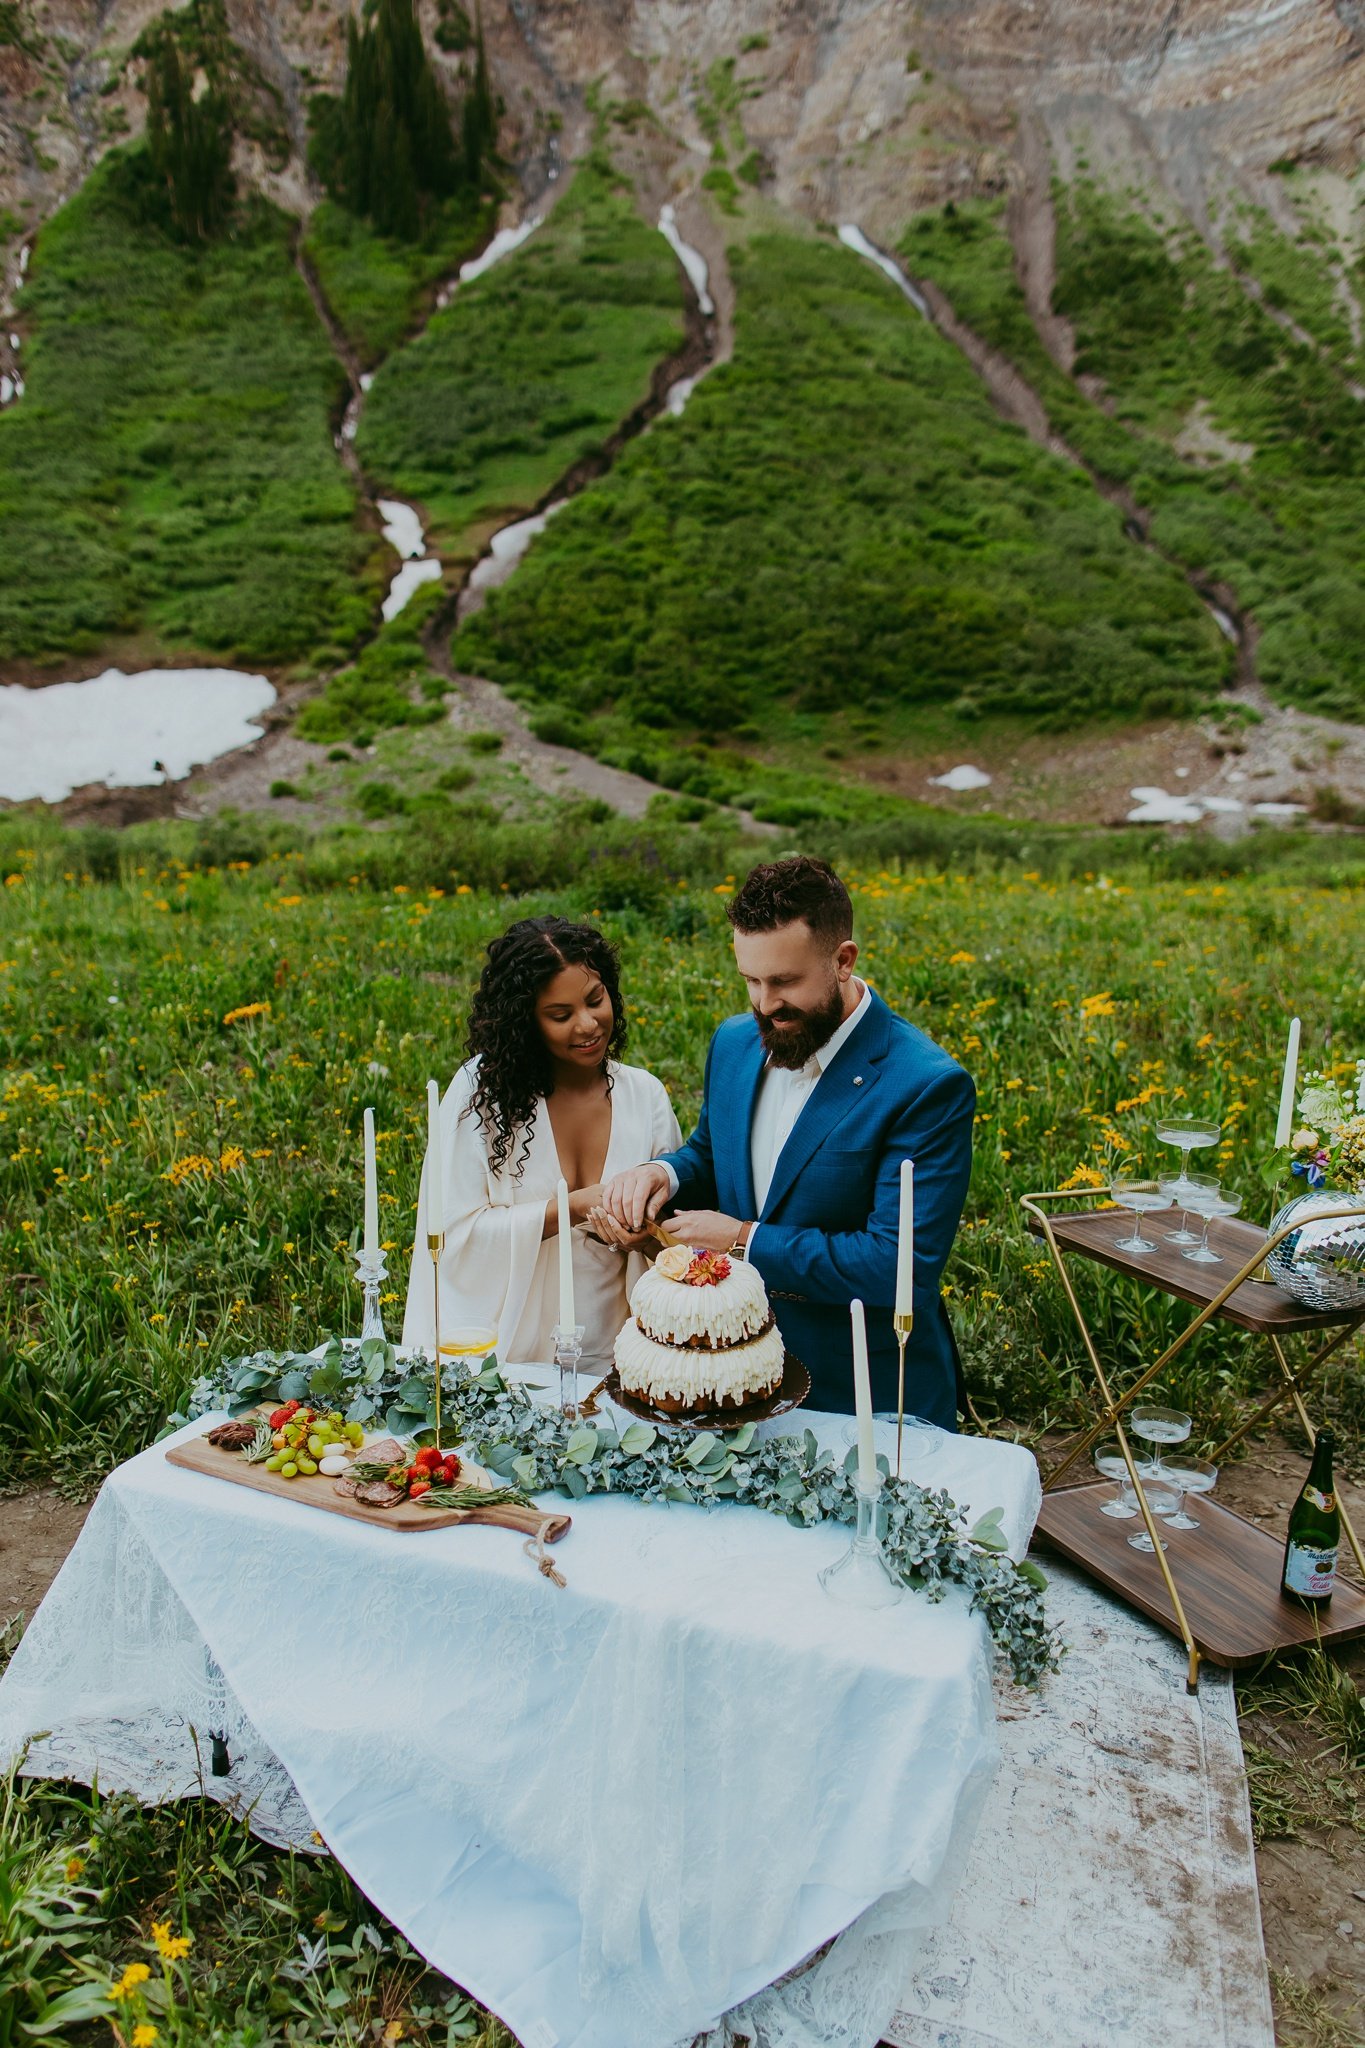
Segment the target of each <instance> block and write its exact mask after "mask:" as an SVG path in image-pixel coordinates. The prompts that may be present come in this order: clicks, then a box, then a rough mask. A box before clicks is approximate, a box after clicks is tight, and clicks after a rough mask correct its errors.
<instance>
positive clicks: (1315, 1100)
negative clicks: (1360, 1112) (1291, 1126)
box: [1299, 1074, 1351, 1141]
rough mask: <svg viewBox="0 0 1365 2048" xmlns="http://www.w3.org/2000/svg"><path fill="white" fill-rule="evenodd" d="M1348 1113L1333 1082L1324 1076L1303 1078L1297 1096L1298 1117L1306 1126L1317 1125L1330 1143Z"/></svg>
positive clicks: (1316, 1075)
mask: <svg viewBox="0 0 1365 2048" xmlns="http://www.w3.org/2000/svg"><path fill="white" fill-rule="evenodd" d="M1350 1113H1351V1112H1350V1109H1349V1107H1348V1105H1347V1102H1346V1098H1345V1096H1344V1095H1343V1094H1342V1091H1341V1089H1340V1088H1339V1087H1338V1085H1337V1083H1336V1082H1335V1081H1331V1080H1329V1079H1328V1077H1327V1076H1326V1074H1309V1075H1307V1076H1306V1077H1305V1079H1304V1084H1303V1092H1302V1093H1301V1095H1300V1096H1299V1115H1300V1116H1301V1117H1302V1118H1303V1120H1304V1122H1305V1123H1306V1124H1317V1125H1318V1126H1319V1127H1320V1128H1321V1129H1322V1130H1323V1131H1325V1132H1326V1134H1327V1137H1328V1139H1329V1141H1330V1140H1331V1139H1332V1138H1334V1137H1335V1136H1336V1134H1337V1132H1338V1131H1339V1130H1340V1129H1341V1127H1342V1125H1343V1124H1344V1123H1345V1121H1346V1119H1347V1117H1348V1116H1349V1115H1350Z"/></svg>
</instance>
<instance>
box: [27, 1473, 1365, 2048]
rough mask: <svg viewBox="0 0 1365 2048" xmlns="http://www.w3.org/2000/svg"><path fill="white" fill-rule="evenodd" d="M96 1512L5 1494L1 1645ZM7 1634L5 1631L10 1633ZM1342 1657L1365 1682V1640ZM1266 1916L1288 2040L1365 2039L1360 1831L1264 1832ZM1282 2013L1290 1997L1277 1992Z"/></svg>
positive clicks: (1312, 1760)
mask: <svg viewBox="0 0 1365 2048" xmlns="http://www.w3.org/2000/svg"><path fill="white" fill-rule="evenodd" d="M1304 1471H1305V1462H1304V1458H1303V1455H1302V1453H1301V1452H1299V1451H1297V1450H1295V1449H1294V1448H1293V1446H1292V1445H1290V1444H1288V1443H1286V1442H1285V1441H1284V1440H1283V1439H1281V1438H1279V1437H1272V1438H1271V1439H1270V1440H1269V1441H1268V1442H1266V1443H1264V1444H1259V1445H1257V1447H1256V1448H1255V1450H1254V1451H1253V1452H1252V1454H1251V1456H1250V1457H1248V1458H1247V1459H1246V1460H1245V1462H1244V1463H1242V1464H1239V1465H1233V1466H1229V1467H1227V1468H1225V1471H1224V1473H1223V1474H1222V1475H1221V1476H1220V1479H1219V1488H1218V1495H1219V1498H1220V1500H1222V1501H1223V1502H1224V1503H1225V1504H1226V1505H1227V1506H1228V1507H1231V1508H1235V1509H1236V1510H1237V1512H1238V1513H1239V1514H1243V1515H1246V1516H1247V1517H1248V1518H1249V1519H1250V1520H1252V1521H1257V1522H1262V1523H1264V1524H1265V1525H1266V1526H1268V1527H1274V1528H1280V1527H1283V1523H1284V1517H1285V1515H1286V1513H1287V1512H1288V1509H1289V1506H1290V1504H1291V1503H1292V1501H1293V1499H1294V1497H1295V1495H1296V1494H1297V1492H1298V1489H1299V1487H1300V1486H1301V1485H1302V1483H1303V1475H1304ZM1341 1485H1342V1493H1343V1497H1344V1499H1345V1501H1346V1503H1347V1506H1348V1509H1349V1510H1350V1511H1351V1512H1352V1513H1353V1514H1354V1515H1356V1516H1357V1517H1358V1521H1357V1526H1358V1527H1365V1486H1363V1485H1352V1484H1351V1483H1350V1482H1345V1481H1343V1482H1341ZM88 1512H89V1507H88V1504H84V1505H77V1504H74V1503H72V1502H71V1501H68V1500H65V1499H63V1498H62V1496H61V1495H60V1494H57V1493H54V1492H51V1491H48V1490H46V1489H34V1490H33V1491H30V1492H24V1493H14V1494H10V1495H8V1496H6V1497H5V1498H4V1499H0V1643H4V1644H5V1647H7V1648H8V1647H12V1644H13V1642H14V1640H17V1634H18V1628H16V1626H15V1625H16V1623H18V1624H19V1626H20V1627H21V1626H22V1623H21V1622H20V1620H19V1618H20V1617H21V1616H22V1617H23V1618H24V1620H25V1621H26V1620H28V1619H29V1618H31V1617H32V1615H33V1612H34V1610H35V1608H36V1607H37V1605H38V1602H39V1601H40V1600H41V1599H42V1597H43V1594H44V1593H45V1592H46V1591H47V1588H48V1586H49V1585H50V1584H51V1582H52V1580H53V1579H54V1578H55V1577H56V1575H57V1572H58V1571H59V1569H60V1568H61V1564H62V1560H63V1558H64V1557H65V1556H66V1553H67V1551H68V1550H69V1549H70V1548H71V1545H72V1544H73V1543H74V1542H75V1540H76V1538H77V1536H78V1535H79V1534H80V1530H81V1526H82V1524H83V1522H84V1520H85V1517H86V1515H87V1513H88ZM7 1638H8V1640H7ZM1343 1661H1344V1662H1345V1664H1346V1667H1347V1669H1348V1670H1350V1671H1351V1672H1352V1674H1353V1676H1354V1677H1355V1679H1356V1681H1357V1683H1358V1684H1361V1685H1365V1643H1362V1645H1361V1646H1360V1647H1359V1648H1356V1649H1354V1650H1352V1651H1348V1652H1346V1653H1345V1655H1344V1657H1343ZM1243 1734H1244V1736H1245V1738H1246V1739H1247V1741H1248V1742H1252V1743H1255V1744H1256V1745H1257V1746H1258V1747H1259V1748H1261V1749H1263V1750H1269V1751H1271V1752H1272V1753H1274V1754H1276V1755H1278V1756H1282V1757H1284V1758H1286V1759H1287V1760H1290V1761H1298V1762H1302V1763H1303V1764H1304V1765H1305V1766H1306V1767H1307V1768H1308V1770H1309V1771H1310V1772H1312V1773H1314V1774H1317V1773H1321V1772H1323V1771H1330V1770H1331V1768H1332V1761H1333V1760H1332V1759H1331V1758H1330V1757H1326V1756H1324V1754H1323V1751H1324V1744H1323V1743H1322V1741H1321V1740H1320V1739H1317V1738H1315V1736H1314V1735H1313V1733H1312V1731H1311V1730H1309V1729H1307V1728H1305V1727H1303V1726H1296V1725H1294V1723H1293V1722H1292V1720H1291V1721H1290V1722H1289V1723H1288V1724H1287V1723H1286V1720H1285V1719H1284V1718H1283V1717H1278V1718H1271V1717H1268V1716H1266V1715H1263V1714H1260V1713H1255V1712H1252V1713H1249V1714H1246V1715H1244V1718H1243ZM1256 1864H1257V1874H1258V1877H1259V1880H1260V1889H1261V1920H1262V1925H1263V1927H1264V1930H1265V1945H1266V1954H1267V1957H1268V1958H1269V1962H1270V1968H1271V1971H1272V1972H1273V1973H1274V1975H1275V1976H1277V1977H1279V1976H1288V1977H1292V1978H1293V1979H1295V1980H1297V1983H1298V1984H1299V1985H1307V1986H1308V1987H1309V1988H1310V1989H1311V1991H1312V1993H1314V1994H1315V1995H1316V1997H1317V1998H1318V1999H1320V2000H1321V2001H1322V2002H1323V2004H1324V2005H1325V2006H1326V2007H1327V2008H1328V2010H1329V2011H1330V2012H1331V2014H1332V2015H1333V2017H1334V2018H1335V2020H1336V2021H1337V2024H1338V2028H1339V2031H1337V2032H1336V2033H1335V2034H1334V2035H1333V2034H1328V2035H1316V2034H1313V2033H1309V2034H1301V2033H1298V2032H1291V2031H1286V2033H1285V2034H1284V2036H1283V2038H1285V2039H1286V2040H1291V2039H1292V2040H1314V2039H1321V2040H1322V2041H1323V2042H1324V2048H1327V2044H1329V2043H1330V2044H1333V2048H1335V2044H1336V2043H1345V2042H1347V2041H1355V2040H1359V2041H1365V1837H1362V1835H1360V1834H1358V1833H1357V1832H1356V1831H1355V1830H1354V1829H1353V1828H1351V1827H1348V1826H1335V1827H1309V1826H1303V1825H1300V1826H1299V1828H1298V1830H1297V1832H1296V1834H1295V1835H1294V1836H1292V1837H1289V1838H1285V1839H1276V1840H1272V1841H1268V1842H1266V1843H1264V1844H1263V1845H1262V1847H1261V1848H1260V1850H1259V1851H1258V1852H1257V1859H1256ZM1277 2004H1278V2005H1279V2007H1280V2010H1281V2013H1282V2016H1283V2001H1277Z"/></svg>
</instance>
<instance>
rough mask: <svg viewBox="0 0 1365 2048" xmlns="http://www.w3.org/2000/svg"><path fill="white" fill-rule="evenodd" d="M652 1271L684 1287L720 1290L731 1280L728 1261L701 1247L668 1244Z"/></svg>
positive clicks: (720, 1255)
mask: <svg viewBox="0 0 1365 2048" xmlns="http://www.w3.org/2000/svg"><path fill="white" fill-rule="evenodd" d="M654 1270H655V1272H656V1273H662V1274H663V1276H664V1279H665V1280H676V1281H678V1282H679V1284H680V1285H682V1286H684V1287H719V1285H720V1283H721V1281H722V1280H728V1279H729V1277H730V1261H729V1260H728V1259H727V1258H726V1256H725V1254H724V1252H711V1251H707V1250H706V1249H705V1248H704V1247H703V1246H700V1245H690V1244H670V1245H668V1246H666V1247H665V1249H664V1250H663V1251H661V1252H660V1253H659V1256H658V1258H657V1259H656V1260H655V1261H654Z"/></svg>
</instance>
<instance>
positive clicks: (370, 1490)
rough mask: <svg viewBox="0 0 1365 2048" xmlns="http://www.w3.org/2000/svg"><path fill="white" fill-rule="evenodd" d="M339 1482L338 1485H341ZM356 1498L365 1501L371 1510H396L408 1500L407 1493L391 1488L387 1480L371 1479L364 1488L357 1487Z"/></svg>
mask: <svg viewBox="0 0 1365 2048" xmlns="http://www.w3.org/2000/svg"><path fill="white" fill-rule="evenodd" d="M340 1483H341V1482H340V1481H339V1480H338V1482H337V1484H338V1485H340ZM355 1498H356V1499H357V1500H363V1501H364V1503H365V1505H366V1507H370V1508H396V1507H397V1506H398V1503H399V1501H401V1500H406V1499H407V1495H406V1493H403V1492H400V1490H399V1488H398V1487H396V1486H390V1485H389V1483H388V1481H387V1480H386V1479H371V1480H368V1481H367V1482H366V1483H365V1485H364V1486H357V1487H356V1489H355Z"/></svg>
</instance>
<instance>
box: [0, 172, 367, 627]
mask: <svg viewBox="0 0 1365 2048" xmlns="http://www.w3.org/2000/svg"><path fill="white" fill-rule="evenodd" d="M146 177H147V166H146V159H145V156H144V154H143V153H142V152H141V151H133V152H128V153H125V152H119V153H117V154H115V155H112V156H110V157H109V158H107V159H106V160H105V162H104V163H103V164H102V165H101V166H100V168H99V170H98V171H97V172H96V173H95V174H94V176H93V177H92V178H91V179H90V180H89V182H88V183H87V184H86V185H85V187H84V188H83V189H82V191H81V192H80V193H78V194H77V196H76V197H75V198H74V199H73V200H71V201H70V202H69V203H68V204H67V205H66V206H64V207H63V208H62V210H61V211H60V213H58V214H57V215H55V216H54V218H53V219H52V220H51V221H50V222H49V223H48V225H47V226H46V227H45V228H44V230H43V232H42V234H41V236H40V237H39V240H38V246H37V251H36V253H35V256H34V259H33V265H32V270H31V273H30V278H29V282H28V285H27V289H26V292H25V297H24V320H25V324H26V327H27V329H28V333H29V337H30V339H29V345H28V349H27V352H26V370H27V384H28V388H27V391H26V393H25V395H24V398H23V400H22V402H21V403H20V404H17V405H15V406H14V407H12V408H11V409H10V410H8V411H6V412H5V413H3V414H0V561H3V562H5V563H6V564H9V565H11V567H14V566H17V565H21V566H22V571H23V573H22V574H5V575H3V576H0V659H6V658H8V659H12V658H14V657H16V656H32V657H47V656H58V655H78V654H86V653H91V652H94V651H96V650H98V649H99V648H100V646H101V645H102V644H103V643H104V642H105V641H107V640H109V639H110V638H112V637H113V636H116V635H122V634H130V633H136V632H139V631H145V632H147V633H149V634H152V635H154V636H155V638H156V640H157V641H158V642H159V643H160V644H161V645H163V646H166V647H169V648H182V649H185V650H190V649H201V650H205V651H208V652H213V653H223V654H232V655H234V656H237V657H239V658H241V659H243V660H247V661H264V662H282V661H289V660H292V659H296V658H297V657H299V656H301V655H303V654H305V653H307V652H308V650H309V649H311V648H313V647H315V646H316V645H317V644H318V643H319V642H322V641H327V640H332V639H335V638H340V639H341V640H342V642H343V644H344V642H345V641H346V640H347V639H349V638H353V637H354V636H355V635H357V634H358V633H360V632H361V631H362V630H363V629H364V627H365V626H366V624H367V622H368V620H369V618H370V616H371V611H372V606H373V604H374V602H375V599H376V596H377V591H376V589H375V586H374V585H373V584H372V583H370V582H368V580H367V576H366V562H367V558H368V557H369V555H370V554H371V552H372V550H373V545H374V543H373V541H372V539H371V538H370V537H369V536H367V535H365V534H363V533H362V532H361V531H360V530H359V528H358V527H357V524H356V510H357V495H356V490H355V486H354V484H353V483H352V481H351V479H350V477H349V476H348V475H347V473H346V470H345V468H344V467H343V465H342V463H341V461H340V459H339V458H338V456H337V453H336V450H335V448H334V447H333V444H332V426H331V416H332V415H333V414H335V413H337V412H339V410H340V407H341V404H342V401H343V397H344V392H345V380H344V377H343V375H342V372H341V369H340V367H339V365H338V364H337V362H336V360H335V358H334V356H333V355H332V352H331V350H330V348H329V347H328V344H327V339H326V335H325V333H324V332H323V329H322V327H321V325H320V324H319V322H318V319H317V316H316V314H315V312H314V310H313V307H312V304H311V302H310V300H309V297H308V293H307V290H306V288H305V286H304V284H303V281H302V279H301V278H300V277H299V275H298V272H297V271H296V270H295V268H294V264H293V258H292V253H291V240H292V234H293V225H292V223H291V222H290V221H289V220H288V219H287V217H286V216H285V215H284V214H282V213H281V212H279V211H278V210H277V209H276V208H274V207H272V206H270V205H269V204H268V203H267V202H266V201H264V200H261V199H253V200H252V201H250V202H249V204H247V205H246V206H245V207H244V208H243V209H242V211H241V213H240V216H239V219H238V222H237V225H236V228H235V231H234V233H233V234H232V235H231V236H229V237H226V238H224V239H221V240H215V241H213V242H210V243H208V244H207V245H206V246H204V247H202V248H200V247H191V246H187V245H185V244H182V243H179V242H177V241H175V240H173V239H172V238H171V237H170V236H169V235H168V234H166V233H164V232H163V231H162V230H161V229H159V228H158V227H156V226H154V225H152V224H150V223H149V222H148V220H147V218H146V213H145V209H144V206H143V191H144V184H145V180H146Z"/></svg>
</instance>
